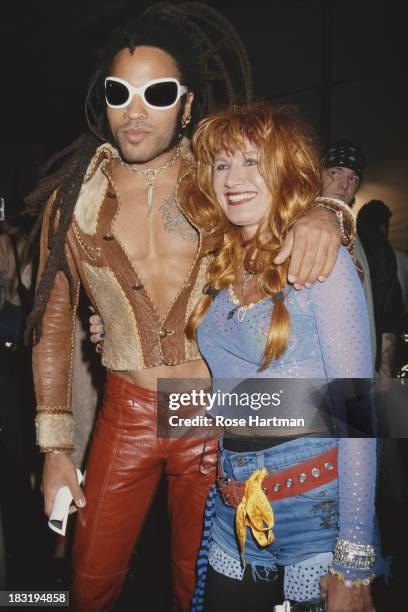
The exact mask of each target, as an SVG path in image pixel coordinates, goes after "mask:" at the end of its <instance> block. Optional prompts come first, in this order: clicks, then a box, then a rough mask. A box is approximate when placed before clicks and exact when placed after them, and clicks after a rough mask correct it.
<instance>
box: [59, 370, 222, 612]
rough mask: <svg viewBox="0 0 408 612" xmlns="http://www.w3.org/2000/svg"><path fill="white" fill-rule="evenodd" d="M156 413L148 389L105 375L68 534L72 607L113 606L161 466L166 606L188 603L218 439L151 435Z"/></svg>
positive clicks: (180, 611)
mask: <svg viewBox="0 0 408 612" xmlns="http://www.w3.org/2000/svg"><path fill="white" fill-rule="evenodd" d="M156 414H157V394H156V393H155V392H153V391H149V390H147V389H143V388H141V387H139V386H137V385H135V384H131V383H129V382H127V381H125V380H124V379H122V378H120V377H118V376H115V375H112V374H108V378H107V383H106V390H105V400H104V406H103V409H102V412H101V415H100V417H99V420H98V423H97V426H96V429H95V433H94V438H93V442H92V447H91V452H90V456H89V460H88V464H87V470H86V472H87V473H86V484H85V497H86V502H87V505H86V508H84V509H83V510H81V511H80V514H79V517H78V521H77V527H76V533H75V540H74V549H73V564H74V579H73V585H72V596H71V600H72V606H73V608H74V609H75V610H83V611H86V612H90V611H93V610H98V611H99V610H110V609H112V607H113V604H114V602H115V600H116V598H117V597H118V595H119V593H120V590H121V587H122V584H123V581H124V579H125V577H126V573H127V569H128V562H129V559H130V557H131V555H132V552H133V549H134V545H135V542H136V541H137V539H138V537H139V534H140V532H141V529H142V527H143V524H144V522H145V518H146V515H147V513H148V511H149V508H150V506H151V503H152V500H153V498H154V495H155V493H156V490H157V487H158V484H159V480H160V478H161V476H162V473H163V471H164V473H165V474H166V476H167V480H168V509H169V514H170V521H171V551H172V553H171V556H172V559H171V563H172V576H173V605H172V609H173V610H174V611H177V612H187V611H188V610H189V609H190V601H191V597H192V593H193V590H194V585H195V562H196V558H197V553H198V548H199V544H200V537H201V531H202V522H203V511H204V504H205V500H206V497H207V494H208V491H209V489H210V487H211V485H212V483H213V482H214V479H215V469H209V466H211V468H212V466H214V467H215V464H216V454H217V440H216V439H214V438H211V439H208V440H207V441H206V442H205V441H204V439H203V438H193V437H184V438H171V439H168V438H163V439H160V438H157V436H156V426H157V423H156ZM135 605H136V607H137V604H136V602H135Z"/></svg>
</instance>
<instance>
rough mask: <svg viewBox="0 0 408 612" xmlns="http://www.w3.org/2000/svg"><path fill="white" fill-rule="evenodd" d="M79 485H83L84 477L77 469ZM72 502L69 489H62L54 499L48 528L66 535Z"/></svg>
mask: <svg viewBox="0 0 408 612" xmlns="http://www.w3.org/2000/svg"><path fill="white" fill-rule="evenodd" d="M77 477H78V484H81V482H82V480H83V477H82V474H81V472H80V471H79V470H78V469H77ZM71 502H72V493H71V491H70V489H69V487H61V488H60V489H59V490H58V492H57V494H56V496H55V499H54V505H53V507H52V510H51V514H50V518H49V520H48V527H49V528H50V529H52V530H53V531H55V532H56V533H59V534H60V535H65V530H66V528H67V520H68V511H69V507H70V505H71Z"/></svg>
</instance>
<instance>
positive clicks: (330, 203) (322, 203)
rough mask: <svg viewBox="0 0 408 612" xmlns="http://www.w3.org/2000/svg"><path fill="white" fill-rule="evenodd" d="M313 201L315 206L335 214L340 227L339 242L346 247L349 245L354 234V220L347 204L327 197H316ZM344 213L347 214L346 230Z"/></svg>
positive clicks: (352, 240)
mask: <svg viewBox="0 0 408 612" xmlns="http://www.w3.org/2000/svg"><path fill="white" fill-rule="evenodd" d="M314 203H315V206H316V207H318V208H326V209H327V210H330V211H331V212H333V213H334V214H335V215H336V217H337V220H338V222H339V227H340V234H341V243H342V244H343V245H344V246H346V247H351V246H352V244H353V242H354V239H355V235H356V220H355V218H354V216H353V214H352V213H351V211H350V208H349V207H348V206H347V204H346V203H345V202H343V201H342V200H339V199H337V198H329V197H327V198H326V197H318V198H316V199H315V201H314ZM344 215H346V216H347V223H348V225H349V231H348V232H346V229H345V227H344Z"/></svg>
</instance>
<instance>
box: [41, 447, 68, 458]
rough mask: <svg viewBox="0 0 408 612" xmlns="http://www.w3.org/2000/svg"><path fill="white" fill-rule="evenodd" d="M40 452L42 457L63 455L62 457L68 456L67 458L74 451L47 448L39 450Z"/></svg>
mask: <svg viewBox="0 0 408 612" xmlns="http://www.w3.org/2000/svg"><path fill="white" fill-rule="evenodd" d="M40 451H41V453H43V454H44V455H58V454H59V455H61V454H64V455H68V457H69V456H71V455H72V453H73V452H74V449H73V448H52V447H49V448H41V449H40Z"/></svg>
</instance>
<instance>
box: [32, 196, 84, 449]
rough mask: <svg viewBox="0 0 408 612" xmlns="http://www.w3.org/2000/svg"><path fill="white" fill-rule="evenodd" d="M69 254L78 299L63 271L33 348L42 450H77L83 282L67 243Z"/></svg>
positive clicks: (44, 238)
mask: <svg viewBox="0 0 408 612" xmlns="http://www.w3.org/2000/svg"><path fill="white" fill-rule="evenodd" d="M55 195H56V194H54V195H53V196H52V197H51V198H50V201H49V202H48V204H47V207H46V211H45V215H44V221H43V226H42V231H41V246H40V263H39V270H38V279H41V277H42V274H43V272H44V268H45V265H46V262H47V259H48V256H49V249H48V227H49V218H50V213H51V209H52V205H53V202H54V200H55ZM65 254H66V258H67V262H68V266H69V270H70V272H71V276H72V281H73V287H74V301H73V303H72V304H71V299H70V291H69V283H68V279H67V278H66V276H65V274H64V273H63V272H62V271H59V272H58V273H57V275H56V277H55V280H54V283H53V287H52V290H51V293H50V296H49V299H48V303H47V306H46V310H45V314H44V318H43V322H42V334H41V337H40V339H39V341H38V343H37V344H36V345H35V346H34V349H33V373H34V387H35V393H36V399H37V417H36V430H37V444H38V445H39V446H40V450H41V451H42V452H55V451H57V450H59V451H66V452H71V451H72V450H73V449H74V446H73V430H74V422H73V417H72V411H71V379H72V367H73V357H74V337H75V315H76V308H77V303H78V295H79V286H80V282H79V276H78V272H77V270H76V267H75V264H74V261H73V258H72V255H71V252H70V250H69V246H68V244H67V242H65Z"/></svg>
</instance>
